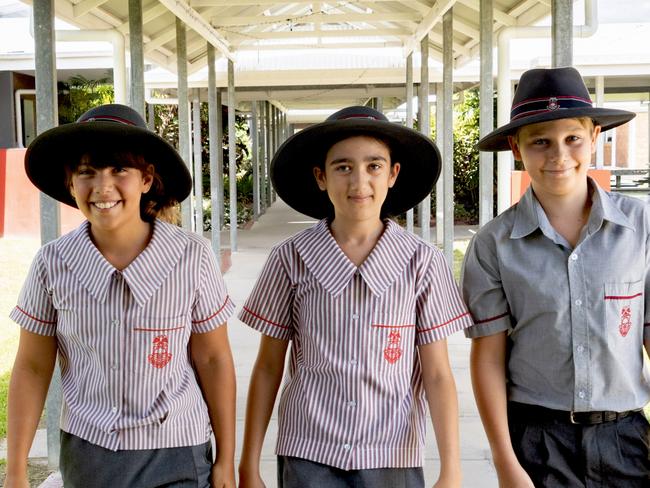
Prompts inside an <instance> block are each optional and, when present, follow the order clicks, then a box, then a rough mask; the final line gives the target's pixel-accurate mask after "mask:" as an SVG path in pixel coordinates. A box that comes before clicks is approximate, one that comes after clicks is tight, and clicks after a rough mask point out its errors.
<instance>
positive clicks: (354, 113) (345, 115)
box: [326, 105, 388, 122]
mask: <svg viewBox="0 0 650 488" xmlns="http://www.w3.org/2000/svg"><path fill="white" fill-rule="evenodd" d="M348 119H371V120H377V121H381V122H388V118H387V117H386V116H385V115H384V114H383V113H381V112H380V111H379V110H375V109H374V108H371V107H365V106H363V105H355V106H352V107H345V108H344V109H341V110H339V111H338V112H334V113H333V114H332V115H330V116H329V117H327V119H326V120H327V122H334V121H339V120H348Z"/></svg>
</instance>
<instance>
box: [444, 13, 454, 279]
mask: <svg viewBox="0 0 650 488" xmlns="http://www.w3.org/2000/svg"><path fill="white" fill-rule="evenodd" d="M453 28H454V25H453V8H450V9H449V10H447V12H445V14H444V15H443V17H442V39H443V41H442V46H443V47H442V59H443V61H442V66H443V67H442V85H443V90H444V92H445V95H444V97H443V111H442V113H443V122H442V123H443V126H444V133H443V150H442V160H443V165H442V180H443V192H444V196H443V201H444V210H445V215H444V219H445V230H444V236H443V246H442V248H443V252H444V254H445V258H447V263H448V264H449V266H453V264H454V113H453V105H452V96H453V69H454V48H453V40H454V31H453Z"/></svg>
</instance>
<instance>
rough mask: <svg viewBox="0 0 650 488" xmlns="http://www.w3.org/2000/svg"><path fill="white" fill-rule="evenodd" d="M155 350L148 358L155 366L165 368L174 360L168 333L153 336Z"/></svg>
mask: <svg viewBox="0 0 650 488" xmlns="http://www.w3.org/2000/svg"><path fill="white" fill-rule="evenodd" d="M152 348H153V350H152V351H151V354H149V356H147V359H148V360H149V362H150V363H151V365H152V366H153V367H154V368H159V369H160V368H164V367H165V366H167V364H169V361H171V360H172V355H171V353H170V352H169V350H168V349H169V339H168V338H167V336H166V335H159V336H156V337H154V338H153V344H152Z"/></svg>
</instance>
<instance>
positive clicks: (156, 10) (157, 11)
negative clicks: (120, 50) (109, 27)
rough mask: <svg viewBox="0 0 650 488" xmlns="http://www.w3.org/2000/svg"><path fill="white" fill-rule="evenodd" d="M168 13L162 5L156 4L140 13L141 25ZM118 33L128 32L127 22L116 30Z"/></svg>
mask: <svg viewBox="0 0 650 488" xmlns="http://www.w3.org/2000/svg"><path fill="white" fill-rule="evenodd" d="M168 12H169V9H168V8H167V7H165V6H164V5H163V4H162V3H156V4H155V6H154V7H152V8H148V9H146V10H143V11H142V24H143V25H145V24H147V23H148V22H151V21H152V20H155V19H157V18H158V17H160V16H161V15H164V14H166V13H168ZM117 29H118V30H119V31H120V32H122V33H124V34H126V33H127V32H129V22H128V21H127V22H124V23H123V24H122V25H121V26H119V27H118V28H117Z"/></svg>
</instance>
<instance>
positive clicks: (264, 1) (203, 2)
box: [192, 0, 478, 7]
mask: <svg viewBox="0 0 650 488" xmlns="http://www.w3.org/2000/svg"><path fill="white" fill-rule="evenodd" d="M363 1H364V3H375V2H394V1H395V0H363ZM477 1H478V0H477ZM401 2H402V3H404V4H407V5H411V4H415V3H418V0H401ZM291 3H292V4H295V5H298V4H309V5H311V4H312V3H313V0H293V1H292V2H291ZM278 4H281V2H279V0H192V5H193V6H194V7H226V6H231V7H232V6H243V5H278ZM341 6H342V5H337V7H341Z"/></svg>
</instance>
